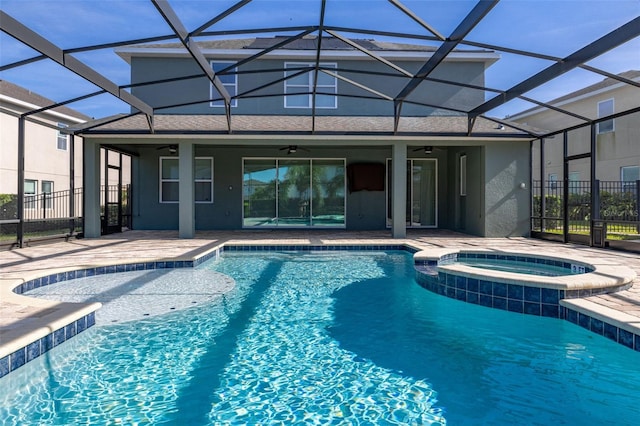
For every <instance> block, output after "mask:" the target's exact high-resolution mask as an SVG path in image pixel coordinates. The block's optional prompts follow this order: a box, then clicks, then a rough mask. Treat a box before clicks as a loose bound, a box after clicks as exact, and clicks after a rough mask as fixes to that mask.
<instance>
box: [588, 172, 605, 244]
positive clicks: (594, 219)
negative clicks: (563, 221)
mask: <svg viewBox="0 0 640 426" xmlns="http://www.w3.org/2000/svg"><path fill="white" fill-rule="evenodd" d="M591 182H592V185H591V203H592V204H591V232H590V233H591V246H592V247H593V246H595V245H597V246H598V247H604V240H605V238H606V235H602V233H604V230H603V224H602V223H600V181H599V180H598V179H592V180H591ZM596 232H598V233H601V234H600V235H595V234H596Z"/></svg>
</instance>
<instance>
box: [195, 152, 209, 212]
mask: <svg viewBox="0 0 640 426" xmlns="http://www.w3.org/2000/svg"><path fill="white" fill-rule="evenodd" d="M194 174H195V197H196V203H212V202H213V157H196V163H195V172H194Z"/></svg>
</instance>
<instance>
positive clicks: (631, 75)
mask: <svg viewBox="0 0 640 426" xmlns="http://www.w3.org/2000/svg"><path fill="white" fill-rule="evenodd" d="M617 75H618V76H619V77H622V78H625V79H627V80H635V79H638V78H640V71H638V70H629V71H625V72H622V73H620V74H617ZM615 84H621V82H620V81H619V80H616V79H614V78H609V77H607V78H605V79H604V80H602V81H599V82H597V83H595V84H591V85H589V86H587V87H583V88H582V89H579V90H576V91H574V92H571V93H567V94H566V95H563V96H560V97H558V98H555V99H552V100H551V101H549V102H546V103H547V104H549V105H556V104H559V103H560V102H564V101H568V100H570V99H573V98H577V97H579V96H582V95H587V94H589V93H593V92H596V91H598V90H601V89H604V88H607V87H610V86H613V85H615ZM538 108H540V107H538V106H535V107H532V108H528V109H526V110H524V111H521V112H518V113H515V114H512V115H511V117H516V116H520V115H524V114H528V113H530V112H531V111H535V110H537V109H538Z"/></svg>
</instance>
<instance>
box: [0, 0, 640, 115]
mask: <svg viewBox="0 0 640 426" xmlns="http://www.w3.org/2000/svg"><path fill="white" fill-rule="evenodd" d="M169 2H170V4H171V6H172V7H173V9H174V10H175V12H176V14H177V15H178V17H179V18H180V19H181V20H182V22H183V23H184V24H185V26H186V27H187V29H188V30H194V29H196V28H198V27H200V26H201V25H202V24H204V23H205V22H207V21H208V20H209V19H210V18H211V17H213V16H216V15H217V14H219V13H221V12H222V11H224V10H226V9H227V8H228V7H230V6H231V5H233V4H235V3H236V1H230V0H190V1H186V0H170V1H169ZM402 4H403V5H405V6H406V7H407V8H409V9H411V10H412V11H413V12H414V13H415V14H416V15H418V16H420V17H421V18H422V19H423V21H425V22H426V23H428V24H429V26H430V27H431V28H434V29H435V30H436V31H437V32H438V33H440V34H443V35H444V36H448V35H449V34H451V32H452V31H453V30H454V29H455V27H456V26H457V25H458V24H459V23H460V21H461V20H462V19H463V18H464V16H465V15H466V14H467V13H468V12H469V11H470V10H471V9H472V8H473V7H474V5H475V4H476V2H475V1H464V0H446V1H432V0H404V1H402ZM0 8H1V9H2V11H3V12H6V13H8V14H9V15H11V16H12V17H14V18H15V19H17V20H18V21H20V22H21V23H23V24H24V25H26V26H28V27H29V28H31V29H32V30H34V31H35V32H37V33H38V34H40V35H42V36H44V37H46V38H48V39H49V40H50V41H51V42H52V43H54V44H55V45H57V46H58V47H60V48H63V49H70V48H76V47H81V46H89V45H96V44H101V43H112V42H116V41H120V40H132V39H137V38H143V37H152V36H161V35H168V34H171V30H170V28H169V27H168V25H167V23H166V22H165V21H164V19H163V18H162V17H161V16H160V14H159V13H158V12H157V10H156V9H155V7H154V6H153V4H152V3H151V2H150V1H148V0H103V1H96V0H65V1H60V0H57V1H54V0H0ZM319 11H320V0H296V1H280V0H254V1H252V2H250V3H249V4H247V5H246V6H244V7H242V8H240V9H239V10H238V11H237V12H235V13H233V14H231V15H229V16H228V17H226V18H225V19H223V20H221V21H220V22H218V23H216V24H215V26H214V27H212V28H211V29H212V30H238V29H247V28H254V27H257V28H275V27H285V26H305V25H317V24H318V22H319ZM638 16H640V0H620V1H619V0H590V1H589V0H587V1H584V0H583V1H578V0H532V1H525V0H502V1H501V2H499V3H498V4H497V5H496V6H495V7H494V8H493V9H492V10H491V11H490V12H489V14H488V15H487V16H486V18H485V19H484V20H483V21H482V22H480V23H479V24H478V25H477V26H476V27H475V28H474V29H473V30H472V31H471V33H470V34H469V35H468V36H467V38H466V39H468V40H472V41H475V42H483V43H488V44H492V45H498V46H504V47H508V48H513V49H520V50H529V51H533V52H536V53H539V54H544V55H549V56H553V57H565V56H567V55H569V54H571V53H573V52H574V51H576V50H577V49H579V48H581V47H583V46H584V45H586V44H588V43H591V42H593V41H595V40H597V39H598V38H600V37H602V36H604V35H605V34H607V33H609V32H610V31H612V30H614V29H615V28H617V27H619V26H620V25H623V24H624V23H626V22H628V21H630V20H632V19H634V18H636V17H638ZM325 23H326V24H327V25H331V26H339V27H351V28H362V29H375V30H382V31H393V32H405V33H415V34H422V35H431V33H429V32H428V31H427V30H426V29H425V28H423V27H422V26H420V25H419V24H417V23H416V22H415V21H413V20H411V19H410V18H409V17H408V16H406V15H405V14H404V13H402V12H401V11H400V10H399V9H398V8H396V7H395V6H393V5H392V4H391V3H390V2H388V1H383V0H327V7H326V14H325ZM290 34H291V33H290ZM265 35H266V36H273V35H282V34H280V33H278V34H274V33H270V34H265ZM343 35H346V36H351V37H359V38H372V37H373V36H370V35H364V36H363V35H362V34H351V33H343ZM237 37H242V36H237ZM376 38H377V39H382V37H376ZM387 40H389V41H398V42H411V43H418V42H417V41H415V40H412V41H408V40H399V39H395V38H387ZM459 47H460V48H468V46H463V45H459ZM36 55H37V52H35V51H33V50H32V49H31V48H29V47H26V46H24V45H22V44H21V43H19V42H17V41H16V40H15V39H13V38H12V37H10V36H8V35H7V34H5V33H0V66H5V65H7V64H11V63H13V62H16V61H20V60H23V59H27V58H30V57H33V56H36ZM500 55H501V58H500V60H498V61H497V62H496V63H495V64H493V65H492V66H491V67H489V68H488V69H487V72H486V86H487V87H492V88H495V89H500V90H506V89H509V88H510V87H512V86H513V85H515V84H516V83H518V82H520V81H522V80H523V79H525V78H528V77H530V76H532V75H534V74H535V73H537V72H539V71H541V70H542V69H544V68H546V67H548V66H549V65H551V64H552V62H550V61H546V60H541V59H533V58H527V57H522V56H520V55H514V54H509V53H500ZM74 56H75V57H76V58H77V59H79V60H80V61H82V62H84V63H85V64H87V65H89V66H90V67H92V68H94V69H96V70H97V71H98V72H100V73H102V74H103V75H104V76H106V77H107V78H109V79H110V80H111V81H113V82H114V83H116V84H118V85H124V84H127V83H128V82H129V72H130V69H129V65H128V64H127V63H126V62H125V61H124V60H122V59H121V58H120V57H119V56H117V55H116V54H115V53H114V51H113V49H112V48H109V49H101V50H99V51H96V52H91V53H81V54H75V55H74ZM587 64H588V65H591V66H593V67H596V68H600V69H603V70H605V71H608V72H611V73H620V72H623V71H627V70H631V69H636V70H640V39H639V38H636V39H634V40H632V41H630V42H627V43H625V44H624V45H622V46H620V47H618V48H616V49H614V50H612V51H610V52H607V53H605V54H603V55H601V56H600V57H598V58H595V59H594V60H592V61H590V62H588V63H587ZM0 79H4V80H8V81H10V82H12V83H15V84H18V85H20V86H23V87H26V88H28V89H30V90H32V91H34V92H36V93H39V94H40V95H43V96H45V97H48V98H50V99H52V100H54V101H56V102H60V101H64V100H67V99H71V98H74V97H77V96H81V95H84V94H87V93H91V92H94V91H96V90H97V88H96V86H94V85H93V84H91V83H88V82H86V81H84V80H83V79H82V78H80V77H78V76H76V75H75V74H73V73H71V72H70V71H68V70H66V69H64V68H63V67H61V66H60V65H58V64H56V63H54V62H53V61H50V60H46V61H38V62H35V63H32V64H29V65H24V66H20V67H16V68H11V69H8V70H4V71H1V72H0ZM602 79H603V77H602V76H600V75H598V74H594V73H592V72H589V71H585V70H582V69H575V70H572V71H569V72H568V73H566V74H565V75H563V76H561V77H559V78H557V79H555V80H554V81H552V82H549V83H547V84H544V85H542V86H541V87H539V88H537V89H534V90H532V91H531V92H529V93H527V94H526V96H528V97H531V98H533V99H537V100H539V101H542V102H546V101H549V100H552V99H554V98H557V97H559V96H562V95H564V94H566V93H568V92H571V91H573V90H577V89H579V88H581V87H584V86H587V85H589V84H593V83H596V82H598V81H600V80H602ZM490 97H493V95H492V94H487V98H490ZM68 106H69V107H71V108H74V109H76V110H79V111H81V112H83V113H85V114H87V115H89V116H91V117H95V118H99V117H104V116H108V115H112V114H115V113H120V112H127V111H128V109H129V107H128V105H126V104H124V103H123V102H121V101H119V100H117V99H115V98H114V97H112V96H111V95H100V96H97V97H93V98H91V99H88V100H84V101H81V102H76V103H73V104H70V105H68ZM531 106H533V104H530V103H528V102H525V101H520V100H514V101H511V102H509V103H507V104H505V105H503V106H501V107H498V108H496V109H495V110H493V111H491V112H490V113H488V114H487V115H490V116H494V117H504V116H505V115H509V114H514V113H515V112H518V111H521V110H524V109H527V108H529V107H531Z"/></svg>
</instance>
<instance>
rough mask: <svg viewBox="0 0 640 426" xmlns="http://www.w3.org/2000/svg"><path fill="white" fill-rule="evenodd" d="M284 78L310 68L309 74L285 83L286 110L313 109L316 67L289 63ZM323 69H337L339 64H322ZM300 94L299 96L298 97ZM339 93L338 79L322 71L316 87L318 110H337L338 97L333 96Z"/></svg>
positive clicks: (298, 76)
mask: <svg viewBox="0 0 640 426" xmlns="http://www.w3.org/2000/svg"><path fill="white" fill-rule="evenodd" d="M284 67H285V69H286V71H285V73H284V76H285V77H291V76H292V75H295V74H296V73H299V72H300V71H301V70H304V68H309V71H308V72H305V73H302V74H299V75H295V77H291V78H287V80H285V81H284V92H285V94H286V96H285V97H284V107H285V108H312V107H313V87H314V82H315V80H314V79H315V74H316V73H315V71H314V68H313V67H314V65H313V64H310V63H305V62H287V63H285V64H284ZM320 67H321V68H334V69H335V68H337V64H335V63H333V64H329V63H321V64H320ZM296 93H299V95H296ZM336 93H338V79H337V78H336V77H333V76H331V75H329V74H325V73H323V72H322V71H319V72H318V84H317V85H316V105H315V106H316V108H334V109H335V108H337V107H338V97H337V96H334V95H331V94H336Z"/></svg>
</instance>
